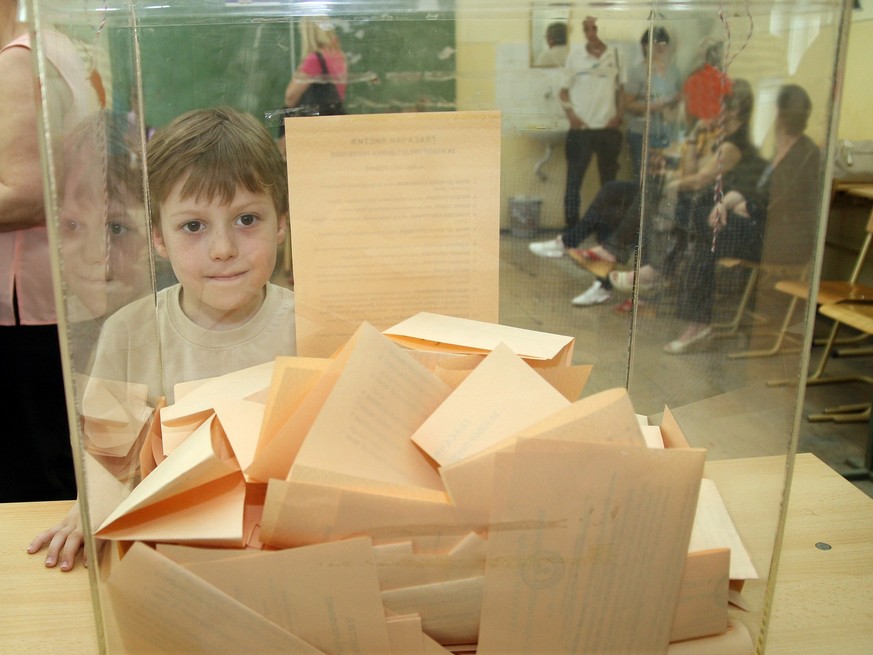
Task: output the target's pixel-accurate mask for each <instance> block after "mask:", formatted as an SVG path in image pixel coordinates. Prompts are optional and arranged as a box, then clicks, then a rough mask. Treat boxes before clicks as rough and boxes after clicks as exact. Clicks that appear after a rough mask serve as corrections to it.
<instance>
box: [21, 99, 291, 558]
mask: <svg viewBox="0 0 873 655" xmlns="http://www.w3.org/2000/svg"><path fill="white" fill-rule="evenodd" d="M147 161H148V173H149V194H150V202H149V206H150V207H151V208H153V213H152V215H151V220H152V238H153V240H154V246H155V250H156V251H157V253H158V254H159V255H160V256H161V257H164V258H167V259H169V260H170V264H171V265H172V267H173V272H174V273H175V275H176V277H177V278H178V280H179V283H178V284H175V285H173V286H171V287H168V288H166V289H163V290H161V291H159V292H158V294H157V296H156V297H152V296H148V297H146V298H142V299H140V300H138V301H135V302H133V303H131V304H129V305H127V306H126V307H123V308H122V309H120V310H119V311H118V312H116V313H115V314H113V315H112V316H111V317H110V318H109V319H107V321H106V323H105V324H104V327H103V331H102V332H101V334H100V339H99V341H98V344H97V354H96V357H95V362H94V366H93V369H92V373H91V376H92V378H91V380H90V381H89V384H92V383H93V384H99V383H100V382H101V381H106V380H109V381H117V382H122V383H130V384H139V385H145V386H146V388H147V402H148V405H149V406H151V407H155V406H157V405H158V401H159V398H160V397H165V398H166V400H167V402H168V403H170V404H171V403H172V402H173V400H174V396H173V388H174V386H175V385H176V384H177V383H179V382H185V381H190V380H200V379H204V378H209V377H215V376H219V375H223V374H225V373H230V372H232V371H236V370H239V369H242V368H247V367H249V366H255V365H257V364H262V363H265V362H269V361H272V360H273V359H275V357H276V356H278V355H294V354H296V351H297V345H296V327H295V316H294V294H293V293H292V292H291V291H289V290H288V289H285V288H284V287H279V286H276V285H274V284H272V283H270V277H271V275H272V273H273V269H274V268H275V265H276V257H277V253H278V246H279V244H280V243H282V240H283V239H284V236H285V230H286V229H287V221H288V185H287V176H286V169H285V164H284V162H283V161H282V157H281V155H280V154H279V152H278V151H277V150H276V146H275V144H274V142H273V139H272V137H271V135H270V134H269V132H268V131H267V130H266V128H265V127H264V126H263V125H261V124H260V123H259V122H258V121H257V120H255V119H254V118H253V117H252V116H249V115H247V114H242V113H240V112H238V111H236V110H232V109H222V108H219V109H200V110H195V111H192V112H189V113H187V114H184V115H182V116H180V117H179V118H177V119H176V120H175V121H173V122H172V123H171V124H170V125H168V126H167V127H166V128H163V129H159V130H158V131H157V132H156V134H155V136H154V137H153V138H152V139H151V141H149V143H148V155H147ZM155 322H157V326H156V325H155ZM85 393H86V395H87V389H86V392H85ZM98 438H99V435H89V434H87V431H86V434H85V447H86V450H87V451H88V452H92V451H93V452H95V453H96V452H101V450H100V445H101V444H99V443H97V440H98ZM138 445H139V442H138V441H134V442H132V443H131V444H130V451H131V453H132V454H133V455H136V454H137V453H136V452H133V451H134V450H135V449H136V448H138ZM102 452H105V451H102ZM118 457H119V458H121V459H125V458H126V459H127V460H129V461H137V460H138V458H137V457H135V456H133V457H131V455H129V454H123V455H119V456H118ZM105 465H106V467H107V468H111V469H112V471H113V473H115V474H116V476H119V471H121V470H122V469H121V467H117V466H114V463H113V462H107V463H106V464H105ZM123 472H124V474H125V475H126V477H127V478H132V479H134V480H135V478H136V471H135V470H133V471H129V470H128V471H123ZM119 477H120V476H119ZM93 519H94V517H93V516H92V520H93ZM95 527H96V526H95ZM82 541H83V533H82V524H81V518H80V514H79V507H78V503H76V504H75V505H74V506H73V507H72V508H71V510H70V512H69V513H68V515H67V516H66V517H65V519H64V520H63V521H62V522H61V523H60V524H58V525H56V526H54V527H52V528H50V529H48V530H46V531H44V532H42V533H40V534H39V535H37V536H36V537H35V538H34V539H33V541H32V542H31V543H30V545H29V547H28V552H29V553H37V552H39V551H40V550H41V549H42V548H44V547H48V552H47V554H46V557H45V560H44V561H45V565H46V566H47V567H54V566H56V565H58V564H60V567H59V568H60V570H61V571H69V570H70V569H72V568H73V565H74V563H75V560H76V556H77V553H78V552H79V549H80V548H81V546H82Z"/></svg>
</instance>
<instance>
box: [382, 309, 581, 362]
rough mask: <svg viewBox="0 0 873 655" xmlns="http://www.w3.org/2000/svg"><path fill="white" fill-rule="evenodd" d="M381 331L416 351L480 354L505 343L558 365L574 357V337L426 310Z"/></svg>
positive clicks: (525, 354)
mask: <svg viewBox="0 0 873 655" xmlns="http://www.w3.org/2000/svg"><path fill="white" fill-rule="evenodd" d="M383 334H385V335H386V336H388V337H389V338H391V339H393V340H394V341H396V342H397V343H399V344H401V345H403V346H406V347H407V348H413V349H419V350H433V351H437V352H454V353H458V354H477V353H478V354H481V353H487V352H490V351H491V350H494V348H496V347H497V345H498V344H500V343H505V344H506V345H507V346H508V347H509V348H510V349H511V350H512V351H513V352H514V353H515V354H517V355H518V356H519V357H522V358H524V359H529V360H539V361H543V362H549V363H550V364H555V365H559V364H569V363H570V361H571V359H572V357H573V343H574V339H573V337H567V336H562V335H558V334H549V333H547V332H536V331H534V330H525V329H522V328H516V327H509V326H506V325H498V324H496V323H486V322H483V321H474V320H471V319H466V318H457V317H454V316H445V315H442V314H431V313H428V312H420V313H418V314H416V315H415V316H412V317H411V318H408V319H406V320H405V321H401V322H400V323H398V324H397V325H394V326H392V327H390V328H388V329H387V330H384V331H383Z"/></svg>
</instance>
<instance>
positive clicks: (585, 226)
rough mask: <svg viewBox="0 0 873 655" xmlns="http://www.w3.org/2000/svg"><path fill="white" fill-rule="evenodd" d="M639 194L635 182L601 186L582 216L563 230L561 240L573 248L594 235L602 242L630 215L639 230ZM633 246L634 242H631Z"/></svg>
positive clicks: (618, 182)
mask: <svg viewBox="0 0 873 655" xmlns="http://www.w3.org/2000/svg"><path fill="white" fill-rule="evenodd" d="M639 213H640V193H639V184H637V183H636V182H634V181H625V180H612V181H611V182H607V183H605V184H604V185H603V186H601V187H600V190H599V191H598V192H597V195H596V196H594V200H592V201H591V204H590V205H588V209H587V210H586V211H585V215H584V216H582V219H581V220H580V221H579V222H578V223H576V224H575V225H573V226H572V227H569V228H567V229H566V230H564V232H563V234H562V235H561V239H562V240H563V242H564V245H565V246H566V247H568V248H576V247H577V246H578V245H579V244H580V243H582V242H583V241H584V240H585V239H587V238H588V236H590V235H591V234H593V235H594V236H595V237H596V238H597V242H598V243H600V244H604V243H606V242H607V240H608V239H609V238H610V237H611V236H612V234H613V233H614V232H615V230H616V229H618V228H619V226H621V225H622V224H623V223H624V222H625V221H626V216H628V215H630V216H631V217H632V219H633V222H634V223H635V224H636V225H637V230H638V229H639ZM633 245H636V241H634V244H633Z"/></svg>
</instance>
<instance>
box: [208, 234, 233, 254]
mask: <svg viewBox="0 0 873 655" xmlns="http://www.w3.org/2000/svg"><path fill="white" fill-rule="evenodd" d="M235 254H236V243H235V242H234V239H233V236H232V235H231V234H230V233H229V232H228V231H227V230H224V229H215V230H214V231H213V232H212V238H211V239H210V241H209V255H210V257H212V258H213V259H230V258H231V257H233V256H234V255H235Z"/></svg>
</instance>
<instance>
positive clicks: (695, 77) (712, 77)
mask: <svg viewBox="0 0 873 655" xmlns="http://www.w3.org/2000/svg"><path fill="white" fill-rule="evenodd" d="M699 50H700V51H702V52H703V55H702V58H703V63H702V64H701V65H700V66H699V67H697V68H695V69H694V70H693V71H692V72H691V73H690V74H689V75H688V77H687V78H685V82H684V83H683V84H682V102H683V108H684V110H685V120H686V125H687V128H688V129H689V130H692V129H694V128H695V126H696V125H697V122H698V121H708V122H709V123H710V124H712V123H714V121H715V120H716V119H717V118H718V115H719V112H721V107H722V104H723V102H724V99H725V98H726V97H727V96H729V95H731V93H732V92H733V84H732V83H731V80H730V78H729V77H728V76H727V75H726V74H725V72H724V71H722V69H721V67H722V64H723V60H724V44H723V43H722V42H721V41H717V40H715V39H713V38H712V37H706V38H705V39H704V40H703V41H702V42H701V44H700V48H699Z"/></svg>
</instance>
